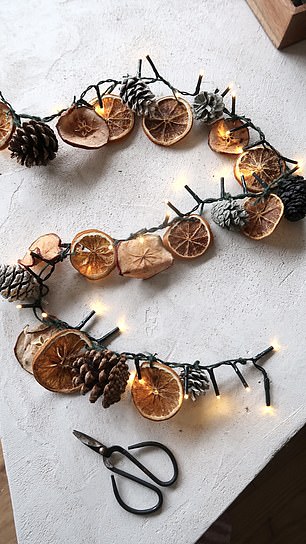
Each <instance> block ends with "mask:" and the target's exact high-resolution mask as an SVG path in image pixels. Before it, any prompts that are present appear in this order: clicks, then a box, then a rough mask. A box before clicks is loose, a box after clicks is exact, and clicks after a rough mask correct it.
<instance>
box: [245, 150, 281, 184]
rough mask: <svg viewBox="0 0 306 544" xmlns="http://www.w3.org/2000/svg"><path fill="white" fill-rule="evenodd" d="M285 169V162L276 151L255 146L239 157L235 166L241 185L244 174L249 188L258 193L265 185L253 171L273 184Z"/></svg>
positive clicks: (266, 181)
mask: <svg viewBox="0 0 306 544" xmlns="http://www.w3.org/2000/svg"><path fill="white" fill-rule="evenodd" d="M284 169H285V163H284V161H283V160H282V159H280V158H279V156H278V155H277V153H275V151H273V150H272V149H268V148H265V147H254V148H253V149H249V150H248V151H245V152H244V153H242V155H240V157H238V159H237V161H236V164H235V167H234V174H235V177H236V179H237V181H239V183H240V185H241V184H242V182H241V176H242V175H243V176H244V179H245V182H246V186H247V188H248V190H249V191H253V192H255V193H258V192H260V191H262V189H263V187H262V185H261V184H260V183H259V181H257V180H256V179H255V178H254V177H253V172H255V174H257V175H258V176H259V177H260V178H261V179H262V180H263V181H264V182H265V183H267V184H268V185H271V183H272V182H273V181H274V180H275V179H277V178H278V177H279V176H280V175H281V174H282V172H283V171H284Z"/></svg>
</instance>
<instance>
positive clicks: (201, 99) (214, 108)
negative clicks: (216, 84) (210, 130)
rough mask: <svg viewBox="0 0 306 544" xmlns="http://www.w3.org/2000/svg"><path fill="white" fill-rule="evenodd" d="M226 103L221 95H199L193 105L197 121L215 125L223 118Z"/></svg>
mask: <svg viewBox="0 0 306 544" xmlns="http://www.w3.org/2000/svg"><path fill="white" fill-rule="evenodd" d="M223 108H224V102H223V98H222V96H221V95H220V94H217V93H208V92H206V91H203V92H201V93H199V94H198V95H197V96H196V97H195V99H194V103H193V112H194V116H195V118H196V119H198V120H200V121H203V122H204V123H206V124H211V123H214V122H215V121H218V119H221V117H223Z"/></svg>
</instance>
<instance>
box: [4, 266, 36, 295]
mask: <svg viewBox="0 0 306 544" xmlns="http://www.w3.org/2000/svg"><path fill="white" fill-rule="evenodd" d="M38 292H39V283H38V281H37V280H36V278H34V276H32V274H30V272H28V271H27V270H26V269H25V268H23V267H22V266H19V265H18V264H15V265H8V264H2V265H0V294H1V296H2V297H4V298H6V299H7V300H8V301H9V302H15V301H16V300H25V299H27V298H31V297H32V298H36V297H37V295H38Z"/></svg>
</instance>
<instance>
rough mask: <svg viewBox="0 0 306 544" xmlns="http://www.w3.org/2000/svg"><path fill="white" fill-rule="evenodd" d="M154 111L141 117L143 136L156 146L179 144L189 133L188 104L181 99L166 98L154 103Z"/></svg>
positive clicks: (189, 112)
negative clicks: (147, 115)
mask: <svg viewBox="0 0 306 544" xmlns="http://www.w3.org/2000/svg"><path fill="white" fill-rule="evenodd" d="M156 106H157V107H156V109H155V110H154V113H153V114H152V115H151V116H149V117H143V120H142V126H143V130H144V131H145V134H146V135H147V136H148V138H150V140H152V142H154V143H155V144H158V145H163V146H166V147H167V146H170V145H173V144H175V143H176V142H179V141H180V140H182V138H184V137H185V136H186V135H187V134H188V132H189V131H190V129H191V127H192V123H193V115H192V109H191V107H190V104H189V103H188V102H186V100H183V98H175V97H173V96H166V97H163V98H159V99H158V100H157V101H156Z"/></svg>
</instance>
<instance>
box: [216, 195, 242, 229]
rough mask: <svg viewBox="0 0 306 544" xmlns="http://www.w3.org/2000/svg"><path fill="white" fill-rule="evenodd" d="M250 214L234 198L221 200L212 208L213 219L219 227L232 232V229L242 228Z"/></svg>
mask: <svg viewBox="0 0 306 544" xmlns="http://www.w3.org/2000/svg"><path fill="white" fill-rule="evenodd" d="M248 216H249V214H248V212H247V211H246V210H245V209H244V208H243V206H241V204H240V202H238V201H237V200H234V199H232V198H228V199H226V200H220V202H216V203H215V204H214V205H213V206H212V208H211V218H212V220H213V221H214V222H215V223H216V224H217V225H219V227H222V228H225V229H228V230H230V228H231V227H238V228H242V227H244V226H245V225H246V223H247V220H248Z"/></svg>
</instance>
